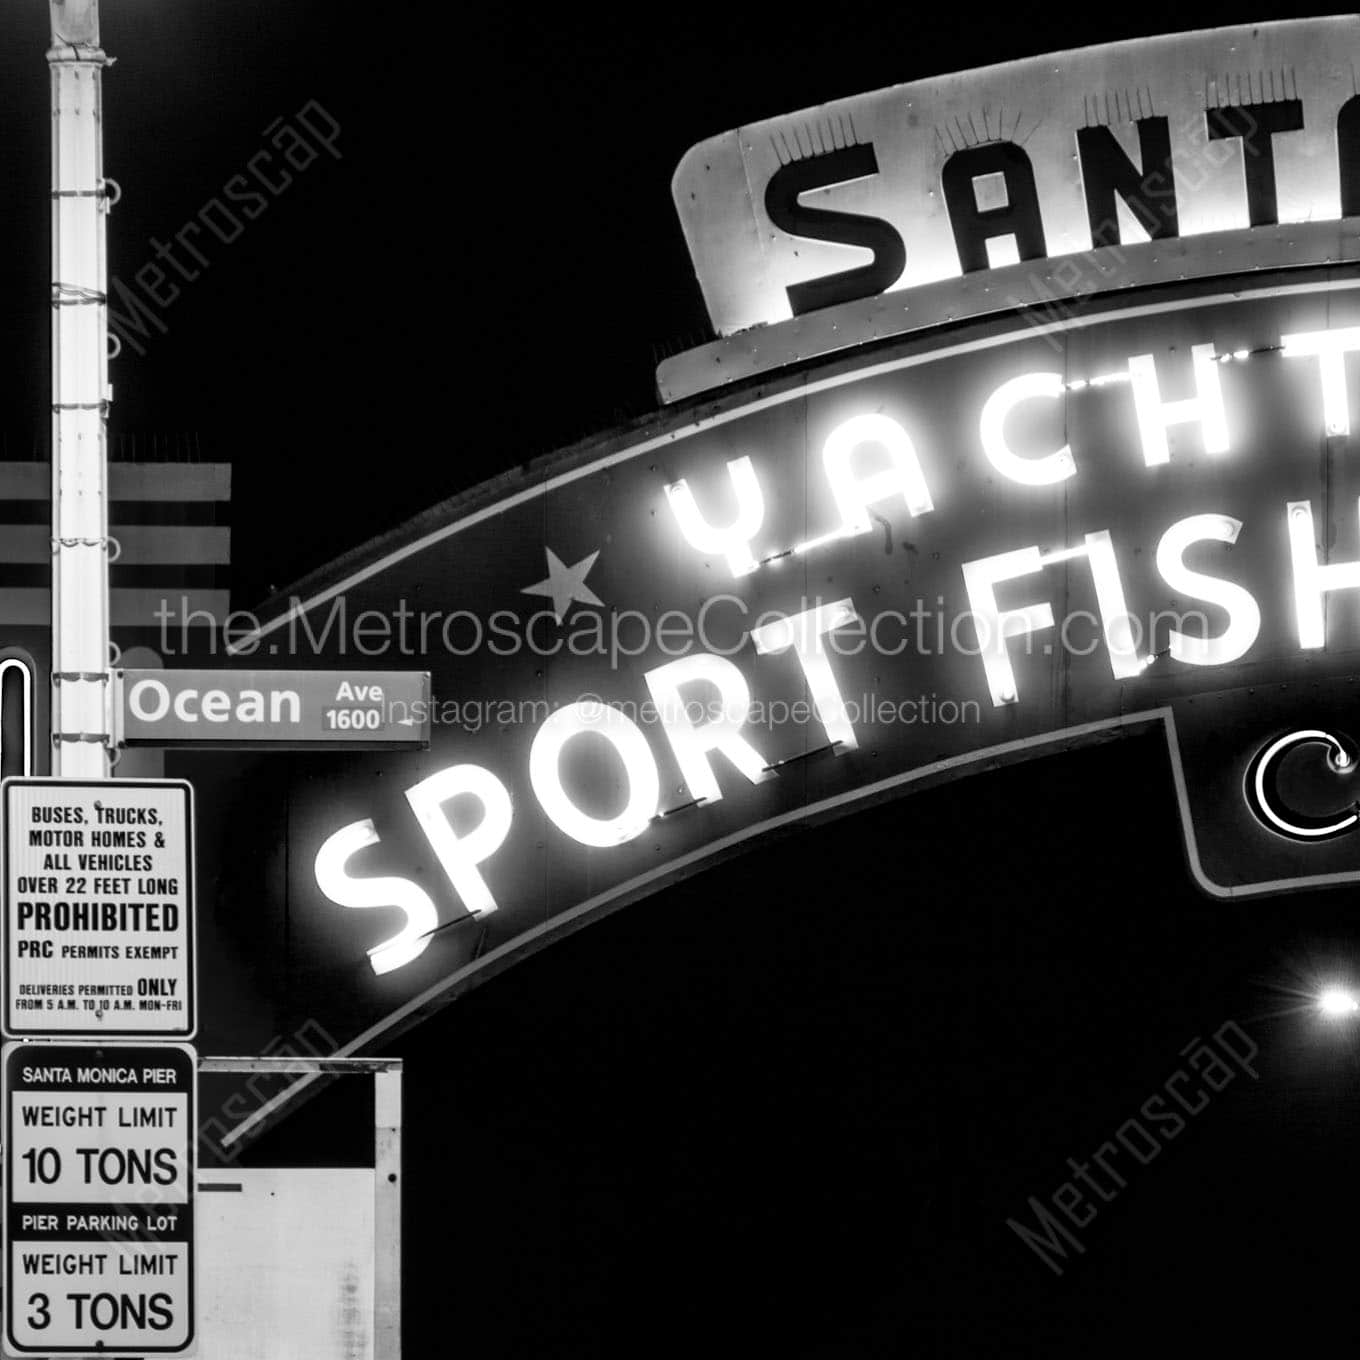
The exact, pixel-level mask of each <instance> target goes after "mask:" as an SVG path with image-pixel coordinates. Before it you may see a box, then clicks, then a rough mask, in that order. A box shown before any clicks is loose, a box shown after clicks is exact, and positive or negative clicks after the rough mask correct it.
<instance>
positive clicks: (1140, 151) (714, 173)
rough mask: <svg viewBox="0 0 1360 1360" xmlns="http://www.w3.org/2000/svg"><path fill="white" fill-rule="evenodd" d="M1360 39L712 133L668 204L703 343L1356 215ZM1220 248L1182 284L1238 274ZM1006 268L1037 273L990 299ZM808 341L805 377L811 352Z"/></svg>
mask: <svg viewBox="0 0 1360 1360" xmlns="http://www.w3.org/2000/svg"><path fill="white" fill-rule="evenodd" d="M1357 43H1360V18H1357V17H1356V16H1355V15H1345V16H1342V17H1337V18H1329V19H1304V20H1297V21H1290V22H1282V23H1264V24H1252V25H1241V26H1239V27H1235V28H1223V29H1216V30H1212V31H1206V32H1198V33H1178V34H1174V35H1170V36H1166V37H1160V38H1139V39H1137V40H1134V41H1129V42H1121V43H1114V44H1110V45H1107V46H1102V47H1091V48H1085V49H1082V50H1080V51H1073V52H1062V53H1057V54H1054V55H1050V56H1043V57H1034V58H1031V59H1028V60H1024V61H1016V62H1009V63H1006V64H1004V65H998V66H991V67H986V68H984V69H981V70H976V71H964V72H960V73H958V74H954V75H947V76H940V77H936V78H933V79H927V80H918V81H913V82H911V83H910V84H903V85H897V86H893V87H891V88H889V89H884V90H878V91H874V92H873V93H869V94H862V95H855V96H852V97H850V98H846V99H839V100H835V101H833V102H831V103H828V104H823V105H820V106H819V107H817V108H812V109H804V110H801V111H799V112H797V113H792V114H786V115H782V116H780V117H775V118H767V119H764V120H762V121H759V122H755V123H752V124H749V125H747V126H745V127H741V128H737V129H735V130H734V131H731V132H726V133H723V134H721V135H719V136H716V137H710V138H708V139H707V140H705V141H703V142H700V143H699V144H698V145H696V146H694V147H692V148H691V149H690V150H689V151H688V152H686V154H685V156H684V157H683V158H682V160H681V162H680V164H679V166H678V168H677V169H676V171H675V175H674V179H673V183H672V191H673V195H674V199H675V205H676V209H677V211H678V213H679V216H680V221H681V225H682V227H683V229H684V233H685V238H686V241H687V242H688V245H689V249H690V254H691V257H692V259H693V262H694V268H695V272H696V273H697V275H698V279H699V284H700V287H701V288H702V290H703V295H704V300H705V302H706V304H707V306H708V313H709V316H710V318H711V320H712V322H713V326H714V328H715V330H717V331H718V333H719V334H720V335H729V334H732V333H734V332H738V331H743V330H746V329H748V328H750V327H754V326H768V325H772V324H774V323H779V322H783V321H786V320H788V319H789V318H790V317H794V316H800V315H805V314H808V313H812V312H815V311H817V310H818V309H820V308H825V307H829V306H831V305H833V304H836V303H843V302H847V301H849V300H852V299H855V298H867V297H872V296H874V295H878V294H882V293H885V292H889V291H892V292H897V291H902V290H906V291H908V292H909V291H911V290H914V289H917V288H920V287H922V286H923V285H928V284H939V283H941V282H942V281H946V280H959V279H961V278H962V277H963V276H966V275H978V276H979V280H980V283H979V285H978V286H975V287H973V288H972V289H965V288H962V287H960V288H959V289H956V290H952V291H951V292H950V293H949V294H948V298H947V300H945V299H943V298H942V299H940V300H938V302H937V303H932V304H931V306H930V307H929V308H928V310H930V311H931V312H932V313H935V314H938V320H939V321H946V320H949V319H951V318H953V317H957V316H961V315H966V314H968V313H969V312H970V311H972V310H975V309H976V307H977V305H978V303H979V301H980V300H983V301H987V302H989V303H990V305H992V306H995V305H999V304H1000V303H1001V302H1002V301H1003V300H1004V302H1005V305H1011V306H1016V305H1031V306H1033V305H1043V304H1045V303H1046V302H1047V301H1049V300H1050V299H1051V298H1052V297H1054V296H1071V295H1072V294H1073V293H1074V292H1089V291H1091V290H1092V289H1099V288H1101V287H1104V286H1106V284H1105V280H1106V279H1110V278H1114V279H1118V278H1120V277H1122V276H1124V275H1126V274H1127V273H1129V272H1130V270H1133V271H1135V272H1137V271H1140V270H1141V271H1143V272H1144V273H1146V274H1147V277H1144V278H1142V279H1141V282H1143V283H1153V282H1156V281H1157V279H1156V277H1155V273H1156V270H1155V266H1156V264H1157V256H1158V254H1159V252H1158V250H1157V249H1155V248H1153V249H1150V250H1149V251H1146V252H1145V254H1144V255H1143V256H1142V257H1138V256H1137V254H1136V252H1138V251H1139V250H1140V249H1142V247H1141V246H1140V245H1139V243H1142V242H1147V241H1149V240H1153V241H1155V242H1156V243H1158V244H1159V245H1160V244H1162V243H1164V242H1166V241H1168V240H1171V239H1173V238H1177V237H1199V236H1206V235H1210V234H1216V233H1225V232H1236V231H1239V230H1241V231H1246V232H1251V233H1256V232H1266V233H1268V232H1269V230H1270V228H1271V227H1272V226H1273V225H1274V224H1277V223H1280V224H1288V223H1321V222H1336V221H1337V220H1338V219H1340V218H1342V217H1343V216H1348V215H1352V214H1354V213H1356V212H1357V211H1358V210H1360V208H1358V207H1357V205H1360V100H1358V99H1357V96H1356V88H1355V81H1354V73H1353V70H1352V56H1353V53H1354V52H1355V50H1356V46H1357ZM1290 244H1291V245H1293V246H1295V249H1294V250H1293V253H1292V261H1293V262H1296V263H1302V262H1305V261H1309V260H1312V261H1316V262H1319V263H1321V262H1324V261H1326V260H1329V259H1333V258H1336V256H1335V253H1334V251H1333V250H1326V252H1325V253H1323V252H1324V249H1325V247H1326V244H1327V243H1326V241H1325V240H1323V239H1321V238H1318V239H1316V240H1314V241H1313V242H1312V243H1311V245H1307V246H1305V245H1304V243H1302V242H1299V243H1293V242H1291V243H1290ZM1221 247H1222V242H1221V241H1220V242H1218V243H1217V248H1215V249H1208V250H1204V251H1200V252H1192V253H1191V254H1189V256H1188V258H1187V259H1186V260H1185V261H1184V262H1182V263H1181V264H1180V265H1179V267H1178V269H1177V273H1178V274H1179V277H1181V278H1194V277H1197V276H1205V275H1213V274H1223V273H1226V272H1230V271H1231V270H1234V269H1238V268H1241V267H1243V258H1244V256H1245V255H1246V254H1248V251H1245V250H1242V249H1237V250H1229V251H1226V252H1225V251H1224V250H1223V249H1222V248H1221ZM1130 249H1131V250H1132V251H1133V252H1135V254H1134V255H1132V256H1129V258H1128V259H1127V260H1126V258H1125V256H1126V254H1128V252H1129V251H1130ZM1093 251H1094V255H1092V256H1091V258H1090V259H1089V260H1086V259H1078V258H1077V257H1079V256H1084V255H1087V254H1089V253H1090V252H1093ZM1060 257H1064V258H1066V260H1067V263H1066V264H1065V265H1062V266H1060V267H1059V268H1058V269H1057V270H1056V271H1052V270H1047V269H1044V268H1043V266H1044V265H1045V264H1046V262H1047V261H1049V260H1057V259H1059V258H1060ZM1017 261H1023V262H1025V263H1026V264H1027V265H1030V266H1032V269H1030V270H1029V271H1028V272H1029V274H1030V275H1031V276H1032V277H1030V278H1026V277H1024V276H1019V277H1017V276H1015V275H1012V276H1011V277H1010V278H1008V279H1007V280H1006V284H1005V286H1004V287H1003V286H1002V285H1001V284H1000V283H998V286H996V287H994V288H990V289H989V288H987V287H985V286H983V285H986V284H987V283H988V282H989V280H988V279H987V278H986V274H987V271H989V270H991V269H995V268H998V267H1002V266H1006V265H1011V264H1014V263H1016V262H1017ZM1055 273H1056V277H1055V276H1054V275H1055ZM988 293H989V294H990V298H989V299H983V298H982V295H983V294H988ZM875 320H881V318H875V317H873V316H871V315H867V314H866V315H861V316H857V317H856V316H851V317H849V318H842V323H841V324H840V325H839V327H838V328H837V333H836V334H835V335H834V336H831V335H828V336H825V337H823V338H822V340H821V341H820V342H819V343H824V344H826V345H831V344H835V345H842V346H843V345H849V344H854V343H857V342H860V341H864V340H870V339H876V338H879V337H880V336H881V335H882V334H883V333H884V332H883V330H882V329H880V328H876V327H875V326H874V325H873V324H872V323H873V322H874V321H875ZM809 338H810V337H809V336H808V334H806V333H804V334H802V335H801V346H800V348H801V357H802V358H804V359H806V358H807V357H808V356H809V354H811V353H816V352H818V351H817V349H816V348H809V343H808V341H809ZM761 344H762V348H766V349H768V348H769V347H770V346H771V345H773V346H774V347H775V348H776V349H779V348H782V347H781V346H780V343H779V341H778V338H777V337H772V336H768V335H767V336H764V337H762V338H761ZM714 381H721V372H720V371H715V374H714Z"/></svg>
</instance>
